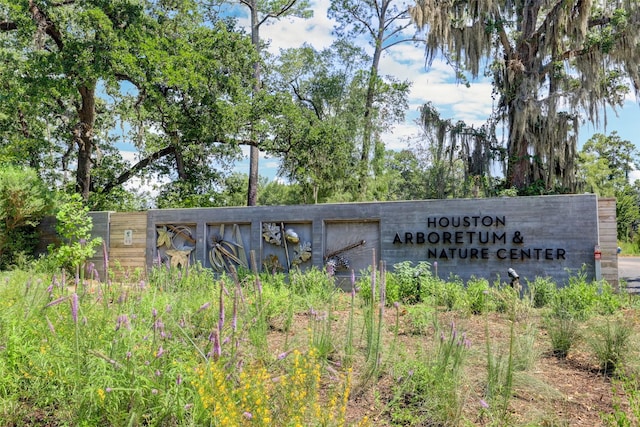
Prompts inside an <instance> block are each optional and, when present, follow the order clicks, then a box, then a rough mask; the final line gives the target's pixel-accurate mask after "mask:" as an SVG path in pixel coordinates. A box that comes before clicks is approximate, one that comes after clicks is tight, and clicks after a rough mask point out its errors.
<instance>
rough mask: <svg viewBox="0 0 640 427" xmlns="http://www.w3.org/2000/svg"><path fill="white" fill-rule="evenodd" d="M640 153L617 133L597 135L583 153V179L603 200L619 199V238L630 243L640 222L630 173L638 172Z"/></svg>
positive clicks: (581, 165) (585, 184)
mask: <svg viewBox="0 0 640 427" xmlns="http://www.w3.org/2000/svg"><path fill="white" fill-rule="evenodd" d="M639 163H640V151H639V150H638V149H637V148H636V147H635V145H633V144H632V143H631V142H630V141H627V140H622V139H621V138H620V136H618V133H617V132H616V131H613V132H611V134H610V135H609V136H605V135H603V134H601V133H596V134H594V135H593V136H592V137H591V138H589V140H588V141H587V142H585V144H584V146H583V147H582V151H581V152H580V154H579V177H580V178H581V180H582V182H583V184H582V186H583V187H584V189H585V190H587V191H591V192H593V193H596V194H597V195H598V196H601V197H615V198H616V220H617V224H618V239H620V240H624V241H627V240H628V239H629V238H630V237H631V234H632V231H633V225H634V224H636V225H637V224H638V222H639V221H640V210H639V205H640V197H639V194H638V190H637V188H634V187H633V186H632V185H631V183H630V182H629V176H630V173H631V172H632V171H633V170H637V169H638V167H639V166H638V165H639Z"/></svg>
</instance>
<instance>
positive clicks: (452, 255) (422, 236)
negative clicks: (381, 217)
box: [393, 215, 566, 261]
mask: <svg viewBox="0 0 640 427" xmlns="http://www.w3.org/2000/svg"><path fill="white" fill-rule="evenodd" d="M525 240H526V239H525V236H524V235H523V234H522V233H521V232H520V231H518V230H515V231H511V230H509V229H508V227H507V218H506V216H504V215H502V216H500V215H493V216H492V215H475V216H474V215H470V216H438V217H428V218H427V221H426V228H425V230H422V231H405V232H396V233H395V236H394V238H393V244H394V245H425V246H427V254H426V258H427V259H432V260H450V259H463V260H464V259H469V260H488V259H492V258H493V259H498V260H518V261H526V260H542V261H554V260H565V259H566V250H565V249H564V248H558V247H552V248H549V247H536V246H527V245H526V242H525Z"/></svg>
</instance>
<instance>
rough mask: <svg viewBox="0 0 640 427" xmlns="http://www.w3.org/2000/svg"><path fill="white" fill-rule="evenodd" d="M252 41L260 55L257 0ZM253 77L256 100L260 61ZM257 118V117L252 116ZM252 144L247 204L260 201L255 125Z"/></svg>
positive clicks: (253, 14)
mask: <svg viewBox="0 0 640 427" xmlns="http://www.w3.org/2000/svg"><path fill="white" fill-rule="evenodd" d="M250 10H251V43H252V44H253V46H254V48H255V49H256V52H257V53H258V56H260V32H259V31H260V26H259V22H258V5H257V3H256V1H255V0H254V1H252V2H251V7H250ZM253 78H254V79H255V82H254V84H255V85H254V87H253V95H254V96H253V99H254V102H256V94H257V93H258V91H259V90H260V62H259V61H256V63H255V64H253ZM252 120H255V117H252ZM250 139H251V146H250V149H249V188H248V190H247V206H255V205H256V204H257V203H258V159H259V157H260V149H259V148H258V141H257V137H256V134H255V132H254V131H253V126H252V129H251V136H250Z"/></svg>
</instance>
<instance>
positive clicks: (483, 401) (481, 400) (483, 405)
mask: <svg viewBox="0 0 640 427" xmlns="http://www.w3.org/2000/svg"><path fill="white" fill-rule="evenodd" d="M480 406H482V407H483V408H485V409H487V408H489V404H488V403H487V402H486V401H485V400H484V399H480Z"/></svg>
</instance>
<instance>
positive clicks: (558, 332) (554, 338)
mask: <svg viewBox="0 0 640 427" xmlns="http://www.w3.org/2000/svg"><path fill="white" fill-rule="evenodd" d="M545 326H546V329H547V333H548V334H549V339H550V340H551V352H552V354H553V355H554V356H556V357H558V358H560V359H564V358H565V357H567V355H568V354H569V350H570V349H571V348H572V347H573V346H574V345H575V344H576V343H577V342H578V340H579V339H580V338H581V336H580V332H579V330H578V323H577V322H576V321H575V320H574V319H573V318H571V317H569V316H550V317H548V318H546V319H545Z"/></svg>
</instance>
